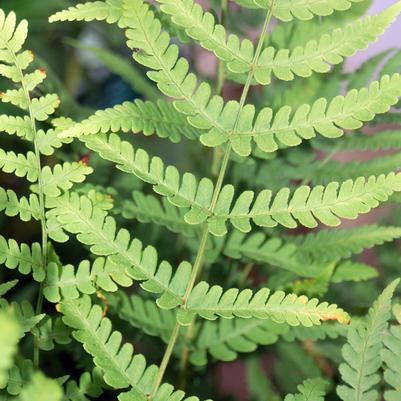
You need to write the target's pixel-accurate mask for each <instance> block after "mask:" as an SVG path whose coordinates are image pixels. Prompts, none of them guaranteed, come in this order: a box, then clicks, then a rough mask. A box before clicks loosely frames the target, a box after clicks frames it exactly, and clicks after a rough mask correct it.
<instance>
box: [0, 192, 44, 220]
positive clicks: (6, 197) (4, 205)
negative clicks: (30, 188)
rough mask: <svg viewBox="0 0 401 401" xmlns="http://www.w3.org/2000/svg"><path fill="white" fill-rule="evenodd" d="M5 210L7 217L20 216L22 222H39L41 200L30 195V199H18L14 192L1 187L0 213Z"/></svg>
mask: <svg viewBox="0 0 401 401" xmlns="http://www.w3.org/2000/svg"><path fill="white" fill-rule="evenodd" d="M3 210H4V213H5V214H6V216H9V217H13V216H19V217H20V219H21V220H22V221H30V220H32V219H35V220H39V216H40V205H39V199H38V197H37V195H36V194H30V195H29V199H28V198H26V197H25V196H23V197H21V198H19V199H18V197H17V194H16V193H15V192H14V191H12V190H11V189H7V190H5V189H4V188H1V187H0V211H3Z"/></svg>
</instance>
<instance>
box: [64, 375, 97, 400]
mask: <svg viewBox="0 0 401 401" xmlns="http://www.w3.org/2000/svg"><path fill="white" fill-rule="evenodd" d="M102 376H103V374H102V370H101V369H99V368H94V369H93V371H92V372H85V373H83V374H82V375H81V376H80V377H79V382H76V381H75V380H69V381H68V382H67V383H66V384H65V398H66V401H90V400H91V399H92V398H95V399H96V398H98V397H99V396H100V395H101V394H102V393H103V387H105V383H104V380H103V377H102ZM88 397H89V398H88Z"/></svg>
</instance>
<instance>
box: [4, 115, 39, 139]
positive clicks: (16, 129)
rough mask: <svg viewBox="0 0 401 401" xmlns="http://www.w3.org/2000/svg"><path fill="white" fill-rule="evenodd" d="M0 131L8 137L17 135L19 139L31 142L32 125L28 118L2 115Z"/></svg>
mask: <svg viewBox="0 0 401 401" xmlns="http://www.w3.org/2000/svg"><path fill="white" fill-rule="evenodd" d="M0 131H4V132H6V133H7V134H9V135H18V136H19V137H21V138H24V139H27V140H29V141H30V140H32V139H33V133H32V125H31V120H30V118H29V117H27V116H25V117H18V116H17V117H14V116H6V115H5V114H2V115H1V116H0Z"/></svg>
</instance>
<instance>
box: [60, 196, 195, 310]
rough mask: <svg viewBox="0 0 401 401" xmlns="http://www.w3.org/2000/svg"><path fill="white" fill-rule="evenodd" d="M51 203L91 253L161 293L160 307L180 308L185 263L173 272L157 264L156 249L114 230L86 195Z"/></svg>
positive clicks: (163, 263)
mask: <svg viewBox="0 0 401 401" xmlns="http://www.w3.org/2000/svg"><path fill="white" fill-rule="evenodd" d="M54 202H55V203H54V204H53V207H56V209H54V212H55V214H56V215H57V219H58V221H59V222H60V223H61V224H62V225H63V228H64V229H65V230H67V231H69V232H71V233H74V234H77V238H78V240H79V241H81V242H83V243H84V244H86V245H89V246H90V247H91V252H92V253H93V254H95V255H101V256H109V255H111V256H110V259H111V260H112V261H113V262H114V263H116V264H117V265H119V266H121V267H122V268H121V274H123V273H124V272H126V273H128V275H129V276H130V277H132V278H133V279H134V280H137V281H141V282H142V283H141V286H142V288H144V289H145V290H146V291H149V292H151V293H156V294H162V295H161V297H160V298H159V299H158V304H159V306H161V307H163V308H174V307H176V306H178V305H181V303H182V296H183V295H184V292H185V289H186V286H187V283H188V280H189V276H190V273H191V269H192V267H191V265H190V264H189V263H188V262H182V263H181V264H180V265H179V266H178V268H177V270H176V271H175V272H173V268H172V266H171V265H170V263H168V262H166V261H161V262H160V263H159V262H158V260H157V259H158V258H157V252H156V249H155V248H153V247H152V246H148V247H146V248H143V245H142V243H141V241H139V240H138V239H134V240H131V238H130V235H129V233H128V231H127V230H125V229H121V230H119V231H117V229H116V222H115V220H114V219H113V218H112V217H111V216H107V214H106V213H105V212H104V211H103V210H101V209H98V208H94V207H93V205H92V203H91V201H90V199H88V198H87V197H85V196H81V197H79V196H78V195H77V194H74V193H72V194H66V195H65V196H63V197H59V198H57V199H54Z"/></svg>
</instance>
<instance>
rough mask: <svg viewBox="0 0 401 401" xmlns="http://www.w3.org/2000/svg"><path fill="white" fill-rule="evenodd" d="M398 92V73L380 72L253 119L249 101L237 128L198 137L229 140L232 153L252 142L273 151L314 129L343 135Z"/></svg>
mask: <svg viewBox="0 0 401 401" xmlns="http://www.w3.org/2000/svg"><path fill="white" fill-rule="evenodd" d="M400 95H401V76H400V75H399V74H394V75H392V76H391V77H390V76H388V75H385V76H383V77H382V78H381V80H380V81H375V82H373V83H371V84H370V85H369V87H368V88H363V89H361V90H359V91H357V90H351V91H350V92H348V93H347V94H346V95H345V96H336V97H335V98H334V99H333V100H331V101H330V102H328V101H327V100H326V99H324V98H320V99H318V100H316V101H315V102H314V103H313V104H312V105H307V104H304V105H302V106H300V107H298V108H297V109H296V110H293V109H292V108H291V107H289V106H283V107H281V108H280V109H279V110H278V111H277V112H276V113H273V110H272V109H270V108H268V107H267V108H264V109H262V110H261V111H260V112H259V113H258V115H257V116H256V119H255V108H254V107H253V106H251V105H249V106H246V107H244V109H243V111H242V113H241V121H243V124H241V129H240V130H238V132H231V133H230V131H229V127H228V126H226V127H224V128H223V129H221V128H219V129H216V128H214V129H212V130H211V131H210V132H209V133H206V134H203V135H202V136H201V138H200V140H201V142H202V143H203V144H204V145H206V146H213V147H214V146H218V145H221V144H222V143H225V142H227V141H230V143H231V145H232V146H233V149H234V151H235V152H236V153H238V154H239V155H240V156H248V155H249V154H250V153H251V144H252V142H255V144H256V146H257V147H258V148H259V149H260V150H261V151H263V152H268V153H269V152H275V151H276V150H277V149H278V148H279V145H281V146H282V145H284V146H297V145H299V144H300V143H301V142H302V141H303V140H308V139H312V138H314V137H315V136H316V133H318V134H320V135H322V136H324V137H327V138H338V137H340V136H342V135H344V130H345V129H347V130H349V129H352V130H354V129H358V128H360V127H361V126H362V125H363V123H364V122H366V121H371V120H373V118H374V117H375V115H376V114H380V113H385V112H387V111H388V110H389V109H390V106H392V105H394V104H396V103H397V101H398V97H399V96H400ZM224 110H225V113H223V115H224V114H226V115H228V114H231V113H235V112H238V104H236V103H235V102H228V103H227V105H226V108H225V109H224ZM201 128H202V127H201ZM207 128H209V127H207ZM231 128H232V127H231Z"/></svg>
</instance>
